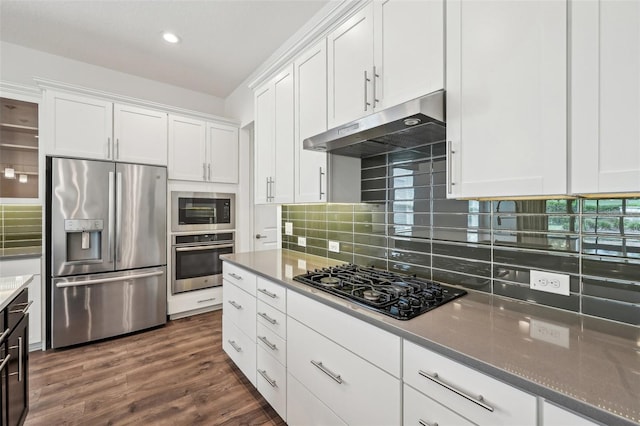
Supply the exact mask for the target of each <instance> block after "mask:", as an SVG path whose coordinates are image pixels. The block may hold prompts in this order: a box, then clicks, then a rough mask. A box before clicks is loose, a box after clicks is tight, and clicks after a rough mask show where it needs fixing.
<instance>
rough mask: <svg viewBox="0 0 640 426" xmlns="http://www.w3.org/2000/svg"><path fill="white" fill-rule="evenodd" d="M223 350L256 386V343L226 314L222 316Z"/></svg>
mask: <svg viewBox="0 0 640 426" xmlns="http://www.w3.org/2000/svg"><path fill="white" fill-rule="evenodd" d="M225 309H226V308H225ZM222 349H223V350H224V351H225V352H226V354H227V355H229V358H231V359H232V360H233V362H234V363H235V364H236V365H237V366H238V368H239V369H240V371H242V374H244V375H245V376H246V377H247V379H249V381H250V382H251V383H252V384H253V385H254V386H255V385H256V342H254V341H253V340H251V338H250V337H249V336H247V335H246V334H244V333H243V332H242V331H241V330H240V329H239V328H238V327H237V326H236V325H235V324H234V323H233V322H231V321H230V320H229V318H227V317H226V316H225V315H224V313H223V315H222Z"/></svg>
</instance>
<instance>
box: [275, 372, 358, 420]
mask: <svg viewBox="0 0 640 426" xmlns="http://www.w3.org/2000/svg"><path fill="white" fill-rule="evenodd" d="M287 401H288V402H289V404H288V405H287V424H288V425H291V426H309V425H332V426H347V424H346V423H345V422H344V421H343V420H342V419H341V418H340V417H338V416H337V415H336V413H334V412H333V411H331V409H330V408H329V407H327V406H326V404H324V403H323V402H322V401H320V400H319V399H318V398H317V397H316V396H315V395H313V394H312V393H311V392H309V389H307V388H306V387H304V386H303V385H302V384H301V383H300V382H299V381H298V380H297V379H296V378H295V377H293V376H292V375H291V374H290V373H288V374H287Z"/></svg>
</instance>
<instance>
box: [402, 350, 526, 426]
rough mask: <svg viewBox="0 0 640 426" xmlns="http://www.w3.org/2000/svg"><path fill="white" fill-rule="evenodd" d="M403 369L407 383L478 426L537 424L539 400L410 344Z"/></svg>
mask: <svg viewBox="0 0 640 426" xmlns="http://www.w3.org/2000/svg"><path fill="white" fill-rule="evenodd" d="M403 365H404V373H403V375H404V381H405V383H407V384H409V385H411V386H413V387H414V388H416V389H418V390H419V391H420V392H422V393H424V394H425V395H427V396H429V397H430V398H432V399H434V400H436V401H438V402H439V403H441V404H442V405H444V406H446V407H455V410H456V412H457V413H459V414H460V415H462V416H464V417H466V418H467V419H469V420H471V421H472V422H474V423H478V424H491V425H514V424H517V425H523V426H524V425H535V424H536V398H535V397H534V396H533V395H529V394H527V393H525V392H522V391H520V390H518V389H516V388H513V387H511V386H510V385H507V384H506V383H503V382H500V381H498V380H496V379H494V378H492V377H489V376H487V375H486V374H483V373H480V372H478V371H476V370H473V369H471V368H469V367H466V366H463V365H462V364H459V363H457V362H455V361H452V360H450V359H449V358H446V357H444V356H442V355H438V354H436V353H434V352H432V351H430V350H428V349H426V348H423V347H421V346H418V345H416V344H414V343H411V342H408V341H406V340H405V342H404V364H403ZM463 395H465V396H463Z"/></svg>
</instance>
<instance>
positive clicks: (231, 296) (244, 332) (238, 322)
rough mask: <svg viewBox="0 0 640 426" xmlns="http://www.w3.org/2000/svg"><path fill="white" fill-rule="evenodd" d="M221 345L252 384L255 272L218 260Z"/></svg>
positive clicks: (254, 332) (253, 380)
mask: <svg viewBox="0 0 640 426" xmlns="http://www.w3.org/2000/svg"><path fill="white" fill-rule="evenodd" d="M222 276H223V279H222V298H223V308H222V349H223V350H224V351H225V353H226V354H227V355H229V357H230V358H231V359H232V360H233V362H234V363H235V364H236V365H237V366H238V368H239V369H240V371H242V373H243V374H244V375H245V376H246V377H247V378H248V379H249V381H250V382H251V384H253V385H254V386H256V275H255V274H253V273H251V272H249V271H246V270H244V269H242V268H239V267H237V266H235V265H231V264H229V262H223V264H222Z"/></svg>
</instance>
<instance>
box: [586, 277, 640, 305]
mask: <svg viewBox="0 0 640 426" xmlns="http://www.w3.org/2000/svg"><path fill="white" fill-rule="evenodd" d="M582 290H583V294H584V295H585V296H592V297H599V298H602V299H611V300H618V301H620V302H627V303H635V304H640V282H626V283H625V282H618V281H613V280H606V279H595V278H583V279H582Z"/></svg>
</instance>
